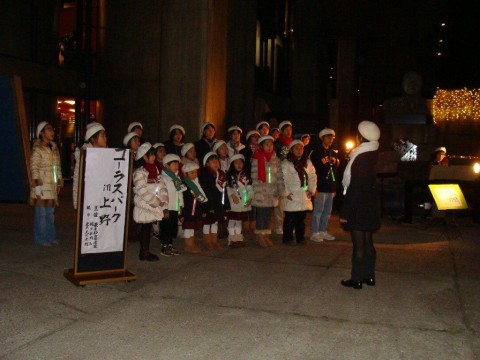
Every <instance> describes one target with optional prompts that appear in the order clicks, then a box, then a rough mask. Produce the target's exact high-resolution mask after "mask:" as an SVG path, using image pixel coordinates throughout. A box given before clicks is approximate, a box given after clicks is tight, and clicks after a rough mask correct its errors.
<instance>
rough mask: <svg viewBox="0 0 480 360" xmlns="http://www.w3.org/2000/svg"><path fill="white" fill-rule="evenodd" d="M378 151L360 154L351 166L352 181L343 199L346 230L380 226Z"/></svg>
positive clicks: (373, 229) (370, 229)
mask: <svg viewBox="0 0 480 360" xmlns="http://www.w3.org/2000/svg"><path fill="white" fill-rule="evenodd" d="M377 157H378V152H377V151H369V152H366V153H363V154H360V155H358V156H357V157H356V158H355V160H354V162H353V164H352V167H351V174H352V177H351V181H350V186H349V187H348V189H347V193H346V194H345V196H344V199H343V207H342V211H341V213H340V218H342V219H345V220H347V223H346V224H344V225H343V227H344V229H345V230H348V231H352V230H360V231H375V230H378V229H379V228H380V211H379V205H378V192H377V188H376V186H375V183H376V170H375V167H376V164H377Z"/></svg>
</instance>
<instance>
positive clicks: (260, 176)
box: [252, 147, 275, 182]
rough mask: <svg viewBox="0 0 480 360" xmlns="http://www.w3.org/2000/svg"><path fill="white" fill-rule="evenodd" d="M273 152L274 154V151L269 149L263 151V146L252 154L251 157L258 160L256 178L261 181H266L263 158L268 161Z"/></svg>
mask: <svg viewBox="0 0 480 360" xmlns="http://www.w3.org/2000/svg"><path fill="white" fill-rule="evenodd" d="M273 154H275V151H273V150H272V151H271V152H269V153H267V152H265V150H263V147H261V148H258V149H257V151H255V153H254V154H253V155H252V158H254V159H257V161H258V180H260V181H261V182H266V181H267V166H266V164H265V160H267V161H268V162H270V160H271V159H272V156H273Z"/></svg>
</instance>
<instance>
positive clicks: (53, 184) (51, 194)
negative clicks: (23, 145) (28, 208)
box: [29, 140, 63, 206]
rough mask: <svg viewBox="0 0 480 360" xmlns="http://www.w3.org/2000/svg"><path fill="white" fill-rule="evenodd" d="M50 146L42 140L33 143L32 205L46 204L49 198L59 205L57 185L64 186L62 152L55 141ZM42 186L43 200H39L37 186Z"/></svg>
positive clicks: (31, 168)
mask: <svg viewBox="0 0 480 360" xmlns="http://www.w3.org/2000/svg"><path fill="white" fill-rule="evenodd" d="M51 145H52V147H51V148H50V146H48V145H47V144H45V143H44V142H43V141H41V140H36V141H35V142H34V144H33V149H32V155H31V157H30V172H31V175H32V184H30V199H29V200H30V201H29V202H30V205H40V206H45V205H46V201H47V200H54V202H55V205H57V206H58V195H57V186H63V179H62V168H61V166H60V154H59V152H58V147H57V145H56V144H55V143H53V142H52V143H51ZM36 185H41V186H42V195H41V200H37V196H36V195H35V186H36Z"/></svg>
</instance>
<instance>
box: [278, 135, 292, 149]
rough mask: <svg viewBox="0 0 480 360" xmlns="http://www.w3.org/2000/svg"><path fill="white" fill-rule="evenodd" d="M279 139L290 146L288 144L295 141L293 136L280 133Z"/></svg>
mask: <svg viewBox="0 0 480 360" xmlns="http://www.w3.org/2000/svg"><path fill="white" fill-rule="evenodd" d="M278 140H280V142H281V143H282V144H283V145H285V146H286V147H288V145H290V143H291V142H292V141H293V137H291V136H290V137H284V136H282V135H280V136H279V137H278Z"/></svg>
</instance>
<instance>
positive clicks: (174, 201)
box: [160, 171, 183, 212]
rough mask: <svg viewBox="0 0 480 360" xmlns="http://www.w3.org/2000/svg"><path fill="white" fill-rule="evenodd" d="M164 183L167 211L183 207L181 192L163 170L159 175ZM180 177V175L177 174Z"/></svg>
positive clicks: (178, 209)
mask: <svg viewBox="0 0 480 360" xmlns="http://www.w3.org/2000/svg"><path fill="white" fill-rule="evenodd" d="M160 176H161V178H162V179H163V182H164V183H165V186H166V188H167V191H168V207H167V209H168V210H169V211H178V212H180V209H181V208H183V192H181V191H177V189H176V188H175V185H174V183H173V179H172V178H171V177H170V176H168V175H167V174H166V173H165V172H164V171H162V175H160ZM177 176H178V177H179V178H180V175H178V174H177Z"/></svg>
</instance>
